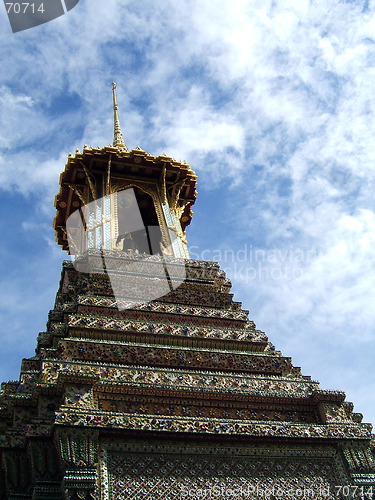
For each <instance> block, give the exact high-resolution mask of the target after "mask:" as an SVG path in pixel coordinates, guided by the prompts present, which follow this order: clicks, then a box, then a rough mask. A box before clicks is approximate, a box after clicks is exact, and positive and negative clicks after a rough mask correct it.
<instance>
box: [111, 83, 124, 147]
mask: <svg viewBox="0 0 375 500" xmlns="http://www.w3.org/2000/svg"><path fill="white" fill-rule="evenodd" d="M112 90H113V111H114V120H115V123H114V133H113V145H114V146H115V147H119V148H125V149H126V150H127V149H128V148H127V147H126V144H125V141H124V138H123V137H122V133H121V127H120V120H119V118H118V111H117V110H118V107H117V99H116V84H115V82H112Z"/></svg>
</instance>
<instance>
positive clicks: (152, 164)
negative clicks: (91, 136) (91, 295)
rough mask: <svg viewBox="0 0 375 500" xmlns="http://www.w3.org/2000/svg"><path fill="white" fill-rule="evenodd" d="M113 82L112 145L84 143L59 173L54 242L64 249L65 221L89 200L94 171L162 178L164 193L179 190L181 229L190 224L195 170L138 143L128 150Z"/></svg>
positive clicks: (145, 179) (139, 179) (110, 175)
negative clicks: (156, 154)
mask: <svg viewBox="0 0 375 500" xmlns="http://www.w3.org/2000/svg"><path fill="white" fill-rule="evenodd" d="M112 85H113V99H114V142H113V145H109V146H106V147H104V148H99V147H97V148H93V147H91V146H87V145H85V146H84V147H83V151H82V152H80V151H79V150H78V149H77V150H76V153H75V156H73V155H72V154H69V156H68V161H67V164H66V165H65V170H64V171H63V172H62V174H61V175H60V191H59V193H58V194H57V195H56V197H55V207H56V210H57V213H56V217H55V220H54V224H53V227H54V229H55V231H56V241H57V243H58V244H59V245H61V247H62V248H63V249H64V250H67V251H69V249H68V241H67V238H66V221H67V219H68V217H69V216H70V215H71V213H73V212H74V211H76V210H77V209H79V208H80V207H82V206H83V205H84V204H86V203H88V202H89V196H90V191H91V192H92V191H93V183H95V176H96V175H97V174H101V173H102V174H106V175H107V176H108V178H110V179H111V180H112V179H120V178H121V179H127V180H130V181H131V180H134V181H135V180H137V182H145V183H153V184H161V183H162V181H163V179H165V188H166V195H167V194H169V195H171V194H172V193H173V191H174V190H175V191H176V190H180V191H179V197H178V202H180V204H181V206H182V205H183V206H184V207H185V208H184V210H183V212H182V214H181V217H180V223H181V228H182V230H185V228H186V226H188V225H189V224H190V221H191V218H192V216H193V212H192V210H191V207H192V205H193V204H194V202H195V198H196V196H197V191H196V184H197V182H196V181H197V176H196V174H195V172H194V171H193V170H192V169H191V168H190V166H189V165H188V164H187V163H186V162H179V161H177V160H175V159H174V158H172V157H170V156H167V155H166V154H162V155H159V156H153V155H151V154H150V153H147V152H146V151H144V150H143V149H141V148H140V147H139V146H137V147H136V148H135V149H132V150H131V151H129V150H128V149H127V147H126V145H125V142H124V139H123V136H122V133H121V128H120V122H119V118H118V111H117V101H116V93H115V88H116V87H115V84H114V83H113V84H112ZM104 194H109V193H108V192H106V193H103V195H104Z"/></svg>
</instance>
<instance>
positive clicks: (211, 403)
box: [0, 87, 375, 500]
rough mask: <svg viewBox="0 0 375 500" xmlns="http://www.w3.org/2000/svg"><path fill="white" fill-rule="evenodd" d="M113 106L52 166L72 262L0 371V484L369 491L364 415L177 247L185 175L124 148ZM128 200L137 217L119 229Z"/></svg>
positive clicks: (61, 494)
mask: <svg viewBox="0 0 375 500" xmlns="http://www.w3.org/2000/svg"><path fill="white" fill-rule="evenodd" d="M113 91H114V103H115V106H117V103H116V100H115V99H116V98H115V95H116V94H115V87H113ZM115 111H116V113H115V143H114V144H115V145H114V146H109V147H107V148H103V149H92V148H87V147H85V148H84V150H83V153H77V154H76V156H75V157H74V158H73V157H70V158H69V160H68V164H67V166H66V168H65V172H64V173H63V174H62V176H61V190H60V192H59V194H58V195H57V197H56V208H57V216H56V219H55V223H54V227H55V230H56V236H57V241H58V243H59V244H60V245H61V246H62V247H63V248H64V249H66V250H68V251H69V252H70V253H74V254H75V255H76V260H75V261H74V262H72V261H65V262H64V263H63V268H62V274H61V281H60V286H59V289H58V292H57V296H56V301H55V306H54V309H53V310H52V311H50V313H49V316H48V322H47V328H46V332H42V333H40V334H39V336H38V340H37V347H36V354H35V356H33V357H32V358H29V359H23V360H22V366H21V374H20V379H19V380H18V381H13V382H7V383H3V384H2V386H1V393H0V453H1V462H0V500H3V499H8V498H9V499H10V498H11V499H19V500H20V499H29V500H41V499H47V500H63V499H69V500H78V499H80V500H90V499H91V500H93V499H95V500H99V499H100V500H122V499H124V500H125V499H126V500H127V499H134V500H143V499H183V498H220V499H222V500H227V499H228V498H243V499H245V498H248V499H252V500H254V499H256V498H259V497H260V498H261V497H263V498H274V499H280V498H330V499H333V498H373V493H375V461H374V444H375V443H374V439H373V436H372V434H371V432H372V426H371V425H370V424H367V423H362V415H361V414H359V413H354V412H353V404H352V403H350V402H347V401H346V400H345V394H344V393H343V392H341V391H327V390H324V389H322V388H321V387H320V385H319V383H318V382H316V381H313V380H311V378H310V377H309V376H305V375H303V374H302V373H301V369H300V368H299V367H295V366H294V365H293V363H292V361H291V359H290V358H289V357H286V356H284V355H283V354H282V353H281V352H279V351H277V350H276V349H275V347H274V346H273V345H272V343H271V342H270V341H269V340H268V338H267V336H266V335H265V333H264V332H262V331H261V330H258V329H257V328H256V325H255V324H254V322H253V321H251V319H249V313H248V311H246V310H244V309H243V308H242V304H241V303H240V302H236V301H235V300H234V297H233V294H232V293H231V282H230V280H229V279H228V278H227V277H226V275H225V273H224V272H223V271H222V270H221V269H220V267H219V265H218V264H217V263H214V262H205V261H196V260H191V259H189V258H188V257H187V255H188V254H187V246H186V240H185V233H184V229H185V227H186V225H187V224H188V223H189V222H190V218H191V212H190V208H191V205H192V204H193V202H194V199H195V194H196V193H195V187H196V186H195V181H196V178H195V174H194V173H193V172H192V171H191V170H190V168H189V167H188V166H187V165H186V164H180V163H178V162H175V161H174V160H172V159H171V158H168V157H157V158H154V157H152V156H151V155H149V154H147V153H145V152H144V151H141V150H139V149H138V150H132V151H130V152H129V151H127V150H126V146H125V142H124V141H123V139H122V140H121V138H119V137H120V135H121V130H120V129H119V120H118V114H117V109H116V110H115ZM116 116H117V118H116ZM116 120H117V122H118V123H116ZM119 133H120V135H119ZM116 134H117V135H116ZM116 137H117V139H118V143H116ZM121 137H122V135H121ZM161 158H163V159H161ZM168 179H169V180H168ZM182 181H183V182H182ZM151 185H152V186H153V187H152V189H151V188H150V186H151ZM116 186H117V187H116ZM145 186H146V187H145ZM176 186H178V187H177V190H176V189H175V188H176ZM180 187H181V189H180ZM145 190H146V191H145ZM123 191H125V194H124V193H123ZM163 193H164V194H163ZM145 195H147V196H149V197H150V198H149V199H148V198H147V197H146V196H145ZM163 196H165V198H163ZM106 200H109V201H108V202H107V201H106ZM150 200H151V202H150ZM143 202H144V203H143ZM134 205H135V206H139V211H138V212H134V211H130V212H129V211H128V212H126V213H127V214H129V213H130V214H132V217H133V216H134V218H135V219H137V218H138V222H140V221H141V222H142V224H143V228H139V227H138V226H137V229H136V231H134V233H136V234H133V233H132V232H130V231H129V232H128V234H124V233H127V231H125V229H129V228H130V226H129V225H128V226H126V224H125V223H124V221H122V222H121V214H120V211H121V209H124V210H125V209H129V207H132V206H133V208H134ZM86 206H88V207H89V208H88V209H86ZM164 207H166V208H165V209H164ZM74 209H75V210H76V212H75V211H74ZM105 210H108V213H107V214H106V213H105ZM132 210H133V209H132ZM75 213H76V215H75V216H74V214H75ZM103 214H104V216H103ZM155 214H156V215H155ZM172 214H173V217H172ZM72 216H73V222H72V224H71V226H70V228H69V224H70V223H69V219H70V217H72ZM168 217H169V218H168ZM185 217H186V218H187V219H186V220H185V219H184V218H185ZM79 221H81V223H80V222H79ZM122 224H123V225H122ZM184 224H185V225H184ZM151 227H154V228H156V229H155V230H151V229H150V228H151ZM106 234H107V236H108V238H107V239H106ZM155 235H156V236H155ZM128 236H129V237H128ZM154 237H155V241H156V243H157V245H153V238H154ZM72 241H73V243H74V245H73V247H74V248H71V242H72ZM119 242H120V243H121V244H119ZM125 243H126V244H125ZM146 243H148V244H149V248H148V249H149V251H148V252H147V251H145V252H143V251H142V250H144V249H145V245H146ZM154 243H155V242H154ZM151 250H154V251H151ZM146 299H147V300H146Z"/></svg>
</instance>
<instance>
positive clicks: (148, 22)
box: [0, 0, 375, 423]
mask: <svg viewBox="0 0 375 500" xmlns="http://www.w3.org/2000/svg"><path fill="white" fill-rule="evenodd" d="M0 12H1V9H0ZM374 13H375V6H374V4H373V3H372V2H368V1H366V2H356V1H346V2H345V1H342V2H340V1H337V0H336V1H333V0H327V1H325V2H319V1H318V2H309V1H305V0H290V1H288V0H283V1H282V2H281V1H280V2H278V1H267V0H262V1H256V0H250V1H245V0H233V1H231V2H229V1H223V0H220V1H219V0H206V1H205V0H202V1H199V2H198V1H196V0H195V1H193V0H186V1H183V2H172V1H171V0H159V1H158V2H155V1H149V0H144V1H142V2H139V0H138V1H135V0H129V1H125V0H116V1H115V0H106V2H103V1H101V0H90V1H88V0H80V2H79V4H78V6H77V7H75V8H74V9H73V10H72V11H70V12H69V13H68V14H66V15H64V16H62V17H60V18H58V19H56V20H54V21H52V22H50V23H47V24H45V25H42V26H39V27H36V28H33V29H30V30H27V31H24V32H20V33H17V34H13V33H12V32H11V29H10V26H9V23H8V19H7V17H6V12H5V9H4V11H3V12H2V14H1V13H0V23H1V31H0V32H1V35H0V36H1V44H0V53H1V62H2V64H1V71H0V78H1V81H0V122H1V128H0V147H1V149H0V208H1V212H0V213H1V217H0V227H1V234H2V237H1V239H0V256H1V260H0V273H1V274H0V279H1V281H0V316H1V351H0V379H1V380H4V381H5V380H9V379H17V378H18V373H19V367H20V361H21V358H22V357H29V356H31V355H33V351H34V348H35V343H36V336H37V334H38V332H39V331H43V330H44V328H45V323H46V320H47V314H48V310H49V309H51V308H52V307H53V302H54V297H55V294H56V291H57V288H58V283H59V276H60V271H61V262H62V260H63V259H64V258H66V256H65V255H64V253H63V252H62V250H60V249H59V247H58V246H57V245H56V243H55V242H54V231H53V229H52V221H53V217H54V208H53V201H54V195H55V194H56V193H57V191H58V180H59V174H60V172H61V171H62V170H63V168H64V165H65V163H66V158H67V155H68V153H69V152H70V151H71V152H73V153H74V151H75V149H76V148H79V149H80V150H82V147H83V145H84V144H88V145H92V146H101V147H102V146H105V145H107V144H109V143H110V142H111V141H112V133H113V122H112V102H111V99H112V95H111V82H112V80H115V81H116V82H117V88H118V101H119V108H120V109H119V111H120V120H121V125H122V129H123V135H124V137H125V141H126V143H127V145H128V146H129V147H130V148H134V147H136V146H137V145H140V146H141V147H142V148H143V149H145V150H146V151H148V152H150V153H152V154H154V155H159V154H162V153H163V152H165V153H167V154H168V155H170V156H173V157H174V158H176V159H177V160H181V161H183V160H186V161H187V162H188V163H189V164H190V165H191V167H192V168H193V169H194V170H195V171H196V173H197V175H198V192H199V194H198V199H197V202H196V205H195V207H194V212H195V215H194V217H193V220H192V224H191V226H190V227H189V228H188V231H187V237H188V243H189V246H190V247H191V252H192V254H193V256H194V257H197V258H207V259H218V260H220V261H221V264H222V266H223V268H224V269H226V270H227V272H228V276H229V277H230V278H231V279H232V282H233V290H234V292H235V299H236V300H238V301H241V302H242V303H243V306H244V308H245V309H248V310H250V318H251V319H253V320H254V321H255V322H256V324H257V327H258V328H260V329H262V330H264V331H266V333H267V334H268V336H269V338H270V340H271V341H272V342H273V343H274V344H275V346H276V348H277V349H279V350H281V351H282V352H283V354H284V355H287V356H291V357H292V359H293V362H294V364H295V365H297V366H301V367H302V372H303V373H304V374H305V375H311V376H312V378H313V379H315V380H319V381H320V382H321V386H322V387H323V388H326V389H340V390H344V391H345V392H346V394H347V399H348V400H350V401H353V402H354V405H355V411H357V412H362V413H363V414H364V416H365V418H364V420H365V421H368V422H372V423H375V397H374V394H375V370H374V357H375V307H374V304H375V201H374V192H375V141H374V136H375V93H374V88H375V35H374V34H375V15H374Z"/></svg>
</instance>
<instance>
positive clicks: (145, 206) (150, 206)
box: [118, 187, 161, 255]
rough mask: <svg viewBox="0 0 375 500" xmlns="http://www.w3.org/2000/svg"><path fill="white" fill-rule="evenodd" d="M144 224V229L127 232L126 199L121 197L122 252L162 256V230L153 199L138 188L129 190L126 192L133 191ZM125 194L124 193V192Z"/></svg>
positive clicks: (119, 226)
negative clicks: (131, 251)
mask: <svg viewBox="0 0 375 500" xmlns="http://www.w3.org/2000/svg"><path fill="white" fill-rule="evenodd" d="M133 190H134V194H135V198H136V202H137V205H138V209H139V212H140V216H141V218H142V222H143V229H139V230H137V231H132V232H131V233H127V232H126V227H127V226H128V221H127V214H128V213H129V211H128V207H127V206H126V198H125V197H123V196H122V197H121V198H120V201H119V203H118V230H119V237H118V241H122V250H123V251H128V250H134V251H135V250H137V251H138V252H139V253H145V254H148V255H157V254H158V255H160V254H161V250H160V243H161V230H160V226H159V221H158V218H157V215H156V210H155V206H154V202H153V199H152V197H151V196H150V195H149V194H147V193H145V192H144V191H142V190H141V189H140V188H138V187H133V188H129V189H127V190H125V191H129V192H130V191H133ZM122 193H124V192H122Z"/></svg>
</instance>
